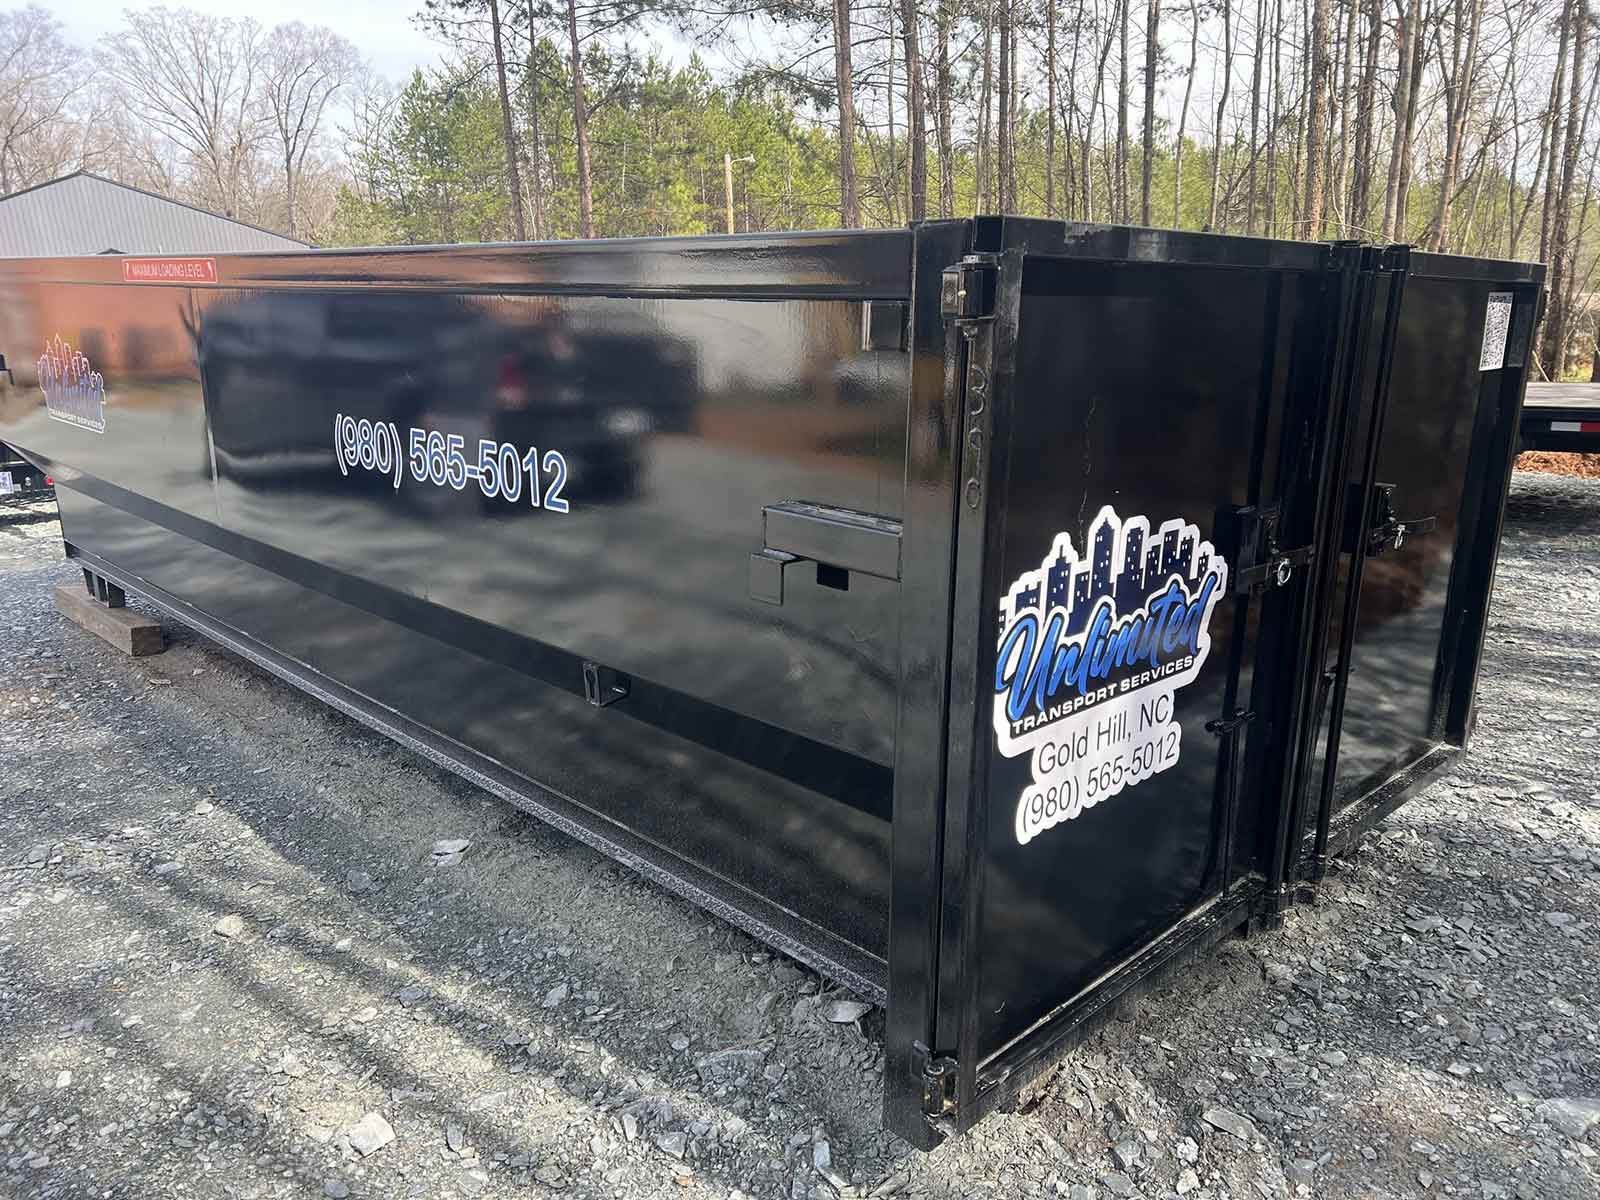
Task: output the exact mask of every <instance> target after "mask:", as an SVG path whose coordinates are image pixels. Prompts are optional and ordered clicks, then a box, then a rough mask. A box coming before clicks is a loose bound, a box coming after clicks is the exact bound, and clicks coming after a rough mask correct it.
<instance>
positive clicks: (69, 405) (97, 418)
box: [39, 335, 106, 433]
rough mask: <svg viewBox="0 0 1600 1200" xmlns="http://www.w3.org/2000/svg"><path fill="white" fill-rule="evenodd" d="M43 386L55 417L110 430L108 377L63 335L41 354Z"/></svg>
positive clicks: (101, 431)
mask: <svg viewBox="0 0 1600 1200" xmlns="http://www.w3.org/2000/svg"><path fill="white" fill-rule="evenodd" d="M39 388H40V390H41V391H43V392H44V405H45V408H46V409H48V410H49V412H50V417H51V419H52V420H56V421H65V422H66V423H67V424H69V425H76V426H78V428H80V429H88V430H90V431H92V432H94V433H104V432H105V431H106V381H105V377H104V376H103V375H101V374H100V372H99V371H96V370H94V369H93V367H91V366H90V365H89V360H88V358H86V357H85V356H84V354H83V353H82V352H81V351H78V350H74V349H73V348H72V346H71V345H70V344H69V343H67V342H64V341H62V340H61V338H60V336H59V335H58V336H57V337H55V338H54V339H53V340H52V341H50V342H48V343H46V345H45V348H44V353H43V354H42V355H40V356H39Z"/></svg>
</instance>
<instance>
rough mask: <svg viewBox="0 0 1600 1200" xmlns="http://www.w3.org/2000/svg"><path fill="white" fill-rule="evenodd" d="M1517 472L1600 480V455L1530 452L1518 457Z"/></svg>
mask: <svg viewBox="0 0 1600 1200" xmlns="http://www.w3.org/2000/svg"><path fill="white" fill-rule="evenodd" d="M1517 470H1519V471H1542V472H1543V473H1544V474H1546V475H1573V476H1576V477H1577V478H1579V479H1600V454H1555V453H1552V452H1550V451H1546V450H1528V451H1525V452H1524V453H1522V454H1519V455H1517Z"/></svg>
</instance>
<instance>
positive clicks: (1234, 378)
mask: <svg viewBox="0 0 1600 1200" xmlns="http://www.w3.org/2000/svg"><path fill="white" fill-rule="evenodd" d="M1308 249H1310V248H1308ZM1314 255H1315V251H1314V250H1313V251H1312V253H1310V254H1307V255H1303V256H1295V257H1288V256H1286V260H1285V262H1284V264H1283V265H1282V266H1281V267H1279V268H1278V269H1266V270H1252V271H1240V270H1234V269H1231V267H1230V266H1228V265H1223V264H1219V263H1185V262H1182V261H1178V262H1167V263H1150V262H1126V261H1124V262H1095V261H1081V260H1073V259H1069V258H1041V257H1029V258H1027V259H1026V260H1025V269H1024V270H1023V274H1022V281H1021V295H1020V302H1019V303H1018V305H1017V311H1016V317H1015V342H1014V345H1015V352H1014V372H1015V374H1014V377H1013V379H1012V381H1011V395H1010V396H1009V399H1008V402H1007V401H1002V402H1001V403H999V404H998V405H997V410H998V413H999V414H1000V415H998V416H997V417H996V429H995V432H994V441H995V457H996V461H997V464H1000V465H997V466H996V468H995V474H994V475H992V476H991V480H992V481H993V482H992V486H993V487H994V488H995V489H996V491H997V492H998V493H999V494H998V495H994V496H991V497H990V498H989V503H990V504H991V505H995V504H999V505H1001V506H1003V511H1002V512H1000V513H991V515H990V517H989V520H988V530H989V532H988V536H987V554H986V562H985V566H984V572H985V577H986V579H987V580H988V586H989V589H990V594H995V595H996V599H997V601H998V604H997V607H998V611H992V612H988V613H986V614H980V618H979V622H980V631H979V633H978V636H979V637H985V636H987V637H997V638H998V649H997V650H996V652H995V654H994V656H993V657H992V659H989V660H988V661H991V662H992V663H993V668H992V673H991V674H990V675H989V676H988V677H986V675H985V671H986V669H987V668H986V667H980V670H979V672H978V675H979V678H978V680H977V694H978V701H977V703H978V709H979V714H978V718H977V721H976V723H975V724H976V727H977V730H978V733H977V735H976V736H977V738H978V739H979V741H980V744H979V745H978V747H977V749H976V753H975V754H974V758H973V761H974V763H975V766H974V771H975V772H976V774H977V778H976V779H975V781H974V783H973V788H974V790H975V792H976V791H980V790H981V792H982V794H981V796H979V797H978V798H977V799H976V801H975V802H974V804H973V807H972V814H973V817H972V819H973V823H974V828H973V829H972V830H971V832H970V834H969V840H968V845H969V846H971V847H972V852H973V853H974V854H977V855H982V859H983V861H982V863H981V866H978V867H976V868H975V870H976V872H978V873H979V874H981V879H977V878H974V879H970V880H968V883H967V886H968V888H969V889H970V891H969V894H976V895H978V896H979V897H981V899H980V900H979V906H978V909H977V910H976V911H975V912H973V913H972V914H971V915H970V917H969V918H968V920H967V922H966V925H967V937H968V942H967V944H966V946H965V947H964V948H963V950H962V951H961V953H962V954H964V955H965V956H966V957H965V960H964V961H965V964H966V965H965V980H966V982H965V984H964V986H963V987H962V988H961V991H962V992H963V999H964V1000H965V1002H966V1003H967V1004H970V1005H975V1008H976V1013H975V1014H973V1013H972V1012H971V1011H970V1010H968V1011H967V1012H966V1013H965V1014H964V1015H962V1016H961V1018H960V1020H962V1021H963V1022H964V1023H965V1024H966V1025H967V1031H966V1036H965V1037H960V1036H958V1035H956V1033H955V1031H953V1030H947V1029H941V1031H940V1038H941V1040H942V1041H945V1042H946V1044H949V1045H956V1044H958V1043H961V1044H963V1045H964V1049H967V1050H968V1051H969V1052H970V1050H972V1049H975V1050H976V1052H977V1058H978V1060H979V1061H980V1062H982V1061H985V1060H989V1059H991V1058H992V1057H993V1056H994V1055H995V1054H996V1053H997V1052H999V1051H1000V1050H1002V1049H1003V1048H1004V1047H1006V1046H1007V1044H1008V1043H1011V1042H1013V1041H1014V1040H1015V1039H1017V1038H1018V1037H1019V1036H1020V1035H1022V1034H1024V1033H1025V1032H1027V1031H1028V1030H1029V1029H1030V1028H1031V1027H1032V1026H1034V1025H1035V1024H1037V1023H1038V1022H1039V1021H1041V1020H1042V1019H1044V1018H1045V1017H1047V1016H1049V1015H1050V1014H1051V1013H1052V1012H1054V1011H1056V1010H1058V1009H1059V1008H1060V1007H1061V1006H1063V1005H1064V1004H1067V1003H1069V1002H1071V1001H1072V1000H1073V999H1074V998H1075V997H1079V996H1081V995H1082V994H1083V993H1085V991H1086V990H1087V989H1088V988H1090V987H1091V985H1093V984H1094V983H1095V981H1096V980H1097V979H1098V978H1099V977H1101V976H1102V975H1103V974H1104V973H1105V972H1107V971H1108V970H1111V969H1114V968H1115V967H1116V966H1117V964H1119V963H1120V962H1123V961H1124V960H1127V959H1129V958H1130V957H1131V956H1133V955H1136V954H1138V953H1139V952H1140V951H1141V950H1142V949H1144V948H1146V947H1148V946H1150V945H1151V944H1153V943H1154V942H1155V941H1157V940H1159V939H1160V938H1161V937H1163V936H1164V935H1165V934H1166V933H1167V931H1169V930H1171V929H1172V928H1173V927H1174V926H1175V925H1177V924H1178V923H1180V922H1181V921H1182V920H1183V919H1184V918H1185V917H1186V916H1188V915H1190V914H1193V913H1195V912H1196V911H1197V910H1198V909H1200V908H1202V907H1204V906H1205V905H1206V904H1207V902H1208V901H1210V900H1213V899H1215V898H1216V897H1218V896H1220V895H1221V894H1222V893H1223V892H1224V890H1225V889H1226V888H1227V887H1228V885H1229V882H1230V880H1234V881H1236V880H1239V879H1240V878H1241V877H1242V876H1243V875H1244V874H1245V873H1247V872H1249V871H1251V870H1252V869H1255V868H1259V867H1260V865H1261V861H1260V853H1259V851H1258V849H1257V848H1258V847H1259V846H1262V845H1264V844H1265V842H1266V840H1267V839H1266V838H1265V836H1264V834H1265V831H1264V830H1263V828H1262V824H1263V822H1262V819H1261V818H1260V817H1259V815H1258V811H1257V810H1258V807H1259V806H1258V805H1256V804H1253V803H1252V802H1251V797H1252V795H1253V792H1254V789H1255V788H1256V786H1258V784H1259V781H1260V778H1261V776H1262V774H1263V771H1262V770H1261V769H1259V767H1260V759H1261V751H1262V748H1263V747H1269V746H1272V745H1274V744H1279V743H1281V742H1282V740H1283V736H1284V731H1285V725H1284V723H1285V722H1286V721H1287V720H1288V713H1287V709H1288V704H1287V701H1286V700H1285V699H1284V698H1283V697H1277V698H1273V697H1270V696H1268V695H1266V694H1265V693H1264V692H1263V690H1262V689H1263V687H1266V688H1270V687H1271V686H1272V685H1271V684H1270V683H1269V682H1267V681H1266V674H1265V673H1264V672H1258V669H1257V654H1258V644H1259V643H1261V641H1262V639H1263V638H1265V637H1271V636H1276V635H1277V633H1278V632H1279V631H1281V629H1282V628H1283V627H1284V623H1285V621H1284V618H1285V614H1286V613H1288V612H1292V611H1294V606H1295V605H1296V603H1297V597H1298V589H1299V588H1300V587H1302V586H1303V583H1302V578H1301V575H1298V574H1296V571H1300V570H1301V569H1300V568H1298V567H1295V566H1293V565H1292V564H1291V566H1290V567H1289V568H1288V569H1286V570H1285V572H1284V574H1283V577H1282V578H1281V579H1279V580H1277V581H1276V582H1277V583H1278V584H1279V585H1280V586H1276V587H1274V588H1273V589H1272V590H1271V591H1270V592H1268V593H1265V594H1257V595H1256V596H1250V595H1239V594H1237V592H1236V588H1237V584H1238V583H1239V568H1240V565H1241V564H1240V562H1239V561H1238V549H1239V547H1238V545H1237V543H1238V541H1239V540H1241V539H1240V538H1239V536H1238V533H1237V530H1238V525H1239V514H1240V512H1241V510H1246V511H1254V512H1256V513H1262V512H1272V511H1274V510H1276V511H1277V512H1278V514H1279V516H1280V517H1281V520H1282V522H1283V528H1284V530H1285V537H1286V538H1288V537H1292V534H1290V533H1289V532H1288V531H1290V530H1292V529H1293V528H1295V527H1296V526H1297V525H1303V524H1304V522H1305V520H1306V517H1307V513H1306V510H1305V508H1304V507H1303V506H1304V505H1305V503H1306V502H1307V497H1308V495H1309V492H1308V491H1307V490H1306V487H1305V483H1304V481H1305V479H1306V478H1308V475H1309V466H1310V464H1309V462H1308V461H1307V460H1306V458H1305V456H1306V455H1307V454H1308V453H1311V447H1312V445H1313V443H1314V442H1315V440H1316V439H1315V436H1314V435H1313V433H1312V431H1311V426H1312V425H1313V423H1314V421H1313V418H1312V416H1311V415H1308V414H1310V413H1311V410H1312V409H1314V408H1315V407H1316V406H1315V404H1314V403H1313V404H1310V405H1308V404H1307V403H1306V401H1307V398H1308V397H1314V396H1315V394H1316V389H1317V388H1318V386H1319V381H1320V380H1322V379H1325V378H1326V374H1327V372H1326V371H1325V370H1324V368H1323V363H1324V361H1325V353H1326V345H1327V336H1326V330H1327V328H1328V327H1329V325H1330V319H1329V316H1328V313H1327V311H1326V305H1327V304H1328V299H1327V291H1328V288H1327V273H1326V271H1325V270H1323V269H1322V267H1321V264H1322V262H1323V260H1320V259H1318V258H1316V257H1315V256H1314ZM1002 291H1003V285H1002ZM998 319H999V321H1000V322H1001V324H1002V326H1004V325H1005V323H1006V322H1007V320H1008V318H1007V314H1006V310H1005V306H1004V302H1003V300H1002V305H1001V312H1000V316H999V318H998ZM1332 323H1333V324H1336V323H1337V321H1336V319H1335V320H1334V321H1333V322H1332ZM1004 336H1005V335H1004V334H1002V337H1003V338H1004ZM969 407H970V405H969ZM1282 548H1283V549H1285V550H1287V549H1290V547H1288V546H1284V547H1282ZM1302 574H1303V572H1302ZM958 590H959V584H958ZM986 622H987V623H988V624H985V623H986ZM957 636H958V637H959V636H960V632H959V630H958V634H957ZM1287 652H1288V649H1287V648H1286V647H1285V648H1280V650H1279V651H1278V652H1277V653H1280V654H1281V653H1287ZM986 657H987V656H985V657H980V659H979V662H980V663H984V662H985V658H986ZM1258 675H1259V676H1260V677H1261V678H1260V681H1259V682H1258ZM1248 709H1255V710H1256V718H1255V720H1253V721H1245V722H1243V723H1242V725H1240V726H1239V727H1238V728H1237V730H1236V731H1234V728H1233V726H1232V725H1231V724H1230V718H1232V717H1234V716H1235V714H1239V713H1241V712H1242V711H1243V710H1248ZM985 738H987V739H988V744H987V745H984V744H982V741H983V739H985ZM1229 755H1234V756H1237V757H1235V758H1234V762H1235V763H1236V764H1237V765H1238V767H1239V769H1238V770H1237V771H1232V772H1230V771H1229V770H1227V769H1226V767H1227V764H1228V756H1229ZM1247 763H1248V764H1249V765H1248V766H1247V765H1246V764H1247ZM954 769H955V768H954V766H953V767H952V770H954ZM947 886H949V885H948V882H947ZM945 945H946V947H947V949H948V948H949V947H950V945H951V944H950V942H949V941H946V943H945ZM941 1010H942V1012H943V1013H945V1014H951V1015H953V1012H952V1010H951V1009H950V1008H947V1007H945V1006H943V1005H942V1006H941ZM974 1025H975V1028H974V1027H973V1026H974ZM947 1035H948V1036H947ZM974 1043H975V1045H974ZM979 1087H980V1089H981V1087H982V1083H981V1081H980V1083H979Z"/></svg>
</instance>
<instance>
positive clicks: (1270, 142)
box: [1265, 0, 1283, 237]
mask: <svg viewBox="0 0 1600 1200" xmlns="http://www.w3.org/2000/svg"><path fill="white" fill-rule="evenodd" d="M1267 91H1268V93H1269V95H1270V98H1271V105H1272V111H1271V113H1270V115H1269V116H1268V119H1267V198H1266V208H1267V220H1266V230H1265V232H1266V235H1267V236H1268V237H1272V236H1273V235H1275V234H1276V233H1277V231H1278V136H1279V133H1280V132H1281V126H1282V122H1283V0H1272V83H1271V86H1269V87H1268V89H1267Z"/></svg>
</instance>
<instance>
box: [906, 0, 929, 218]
mask: <svg viewBox="0 0 1600 1200" xmlns="http://www.w3.org/2000/svg"><path fill="white" fill-rule="evenodd" d="M904 6H905V7H904V13H903V15H902V16H901V24H902V25H903V26H904V29H902V30H901V36H903V37H904V38H905V43H906V140H907V142H909V143H910V150H909V152H908V153H907V156H906V157H907V158H908V159H909V160H910V165H909V166H908V168H907V169H908V170H909V171H910V173H911V180H910V186H909V188H908V189H907V190H908V193H909V197H908V198H909V203H910V217H911V219H912V220H913V221H922V220H926V219H927V216H928V127H927V122H926V120H925V119H924V116H923V112H922V46H921V38H920V36H919V35H918V33H917V0H904Z"/></svg>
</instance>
